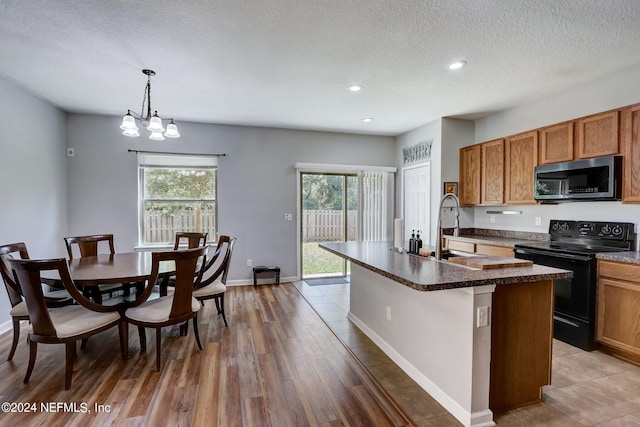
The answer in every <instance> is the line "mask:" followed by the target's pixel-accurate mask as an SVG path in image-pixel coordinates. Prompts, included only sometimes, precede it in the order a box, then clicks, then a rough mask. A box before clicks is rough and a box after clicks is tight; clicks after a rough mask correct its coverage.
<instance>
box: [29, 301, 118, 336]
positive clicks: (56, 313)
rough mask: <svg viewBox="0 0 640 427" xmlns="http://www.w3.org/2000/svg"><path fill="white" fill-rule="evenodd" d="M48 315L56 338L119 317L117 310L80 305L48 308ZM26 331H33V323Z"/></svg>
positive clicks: (109, 322) (79, 332)
mask: <svg viewBox="0 0 640 427" xmlns="http://www.w3.org/2000/svg"><path fill="white" fill-rule="evenodd" d="M49 317H50V318H51V323H53V326H54V328H55V329H56V336H57V337H58V338H69V337H72V336H75V335H82V334H85V333H87V332H91V331H93V330H95V329H99V328H102V327H104V326H107V325H109V324H113V322H117V321H118V320H119V319H120V314H118V312H117V311H112V312H107V313H98V312H96V311H92V310H89V309H87V308H85V307H83V306H81V305H68V306H66V307H58V308H56V309H55V310H49ZM27 333H30V334H31V333H33V325H29V326H28V327H27Z"/></svg>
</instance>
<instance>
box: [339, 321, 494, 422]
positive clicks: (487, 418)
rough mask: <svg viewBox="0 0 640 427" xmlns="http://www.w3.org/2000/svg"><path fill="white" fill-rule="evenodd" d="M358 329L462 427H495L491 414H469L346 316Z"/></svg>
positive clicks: (367, 329) (489, 412)
mask: <svg viewBox="0 0 640 427" xmlns="http://www.w3.org/2000/svg"><path fill="white" fill-rule="evenodd" d="M347 317H348V319H349V320H351V321H352V322H353V323H354V324H355V325H356V326H357V327H358V328H360V329H361V330H362V332H364V334H365V335H366V336H368V337H369V338H370V339H371V340H372V341H373V342H374V343H375V344H376V345H377V346H378V347H380V349H381V350H382V351H383V352H384V353H385V354H386V355H387V356H389V358H391V360H393V361H394V362H395V363H396V364H397V365H398V366H399V367H400V368H401V369H402V370H403V371H404V372H405V373H406V374H407V375H409V376H410V377H411V378H412V379H413V380H414V381H415V382H416V383H418V385H419V386H420V387H422V388H423V389H424V390H425V391H426V392H427V393H429V395H431V397H433V398H434V399H435V400H436V401H437V402H438V403H440V404H441V405H442V406H443V407H444V408H445V409H446V410H447V411H449V413H451V415H453V416H454V417H456V419H457V420H458V421H460V422H461V423H462V424H463V425H465V426H468V427H490V426H495V425H496V424H495V422H494V421H493V412H492V411H491V410H488V409H487V410H484V411H480V412H473V413H469V412H468V411H467V410H465V409H464V408H463V407H462V406H460V404H459V403H458V402H456V401H455V400H454V399H452V398H451V397H450V396H449V395H448V394H447V393H445V392H444V391H443V390H442V389H441V388H440V387H438V386H437V385H436V384H435V383H433V382H432V381H431V380H430V379H429V378H428V377H426V376H425V375H424V374H423V373H422V372H420V371H419V370H418V369H417V368H416V367H415V366H413V365H412V364H411V363H409V361H408V360H407V359H405V358H404V357H402V356H401V355H400V353H398V352H397V351H396V350H394V349H393V347H391V346H390V345H389V344H388V343H387V342H386V341H385V340H384V339H382V338H381V337H380V336H379V335H378V334H376V333H375V332H374V331H373V330H371V329H370V328H369V327H368V326H367V325H365V324H364V323H363V322H362V321H361V320H360V319H359V318H358V317H356V316H355V315H353V314H352V313H351V312H349V314H348V315H347Z"/></svg>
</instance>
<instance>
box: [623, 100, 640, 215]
mask: <svg viewBox="0 0 640 427" xmlns="http://www.w3.org/2000/svg"><path fill="white" fill-rule="evenodd" d="M623 122H624V146H625V156H624V181H623V183H622V187H623V192H624V193H623V196H622V201H623V202H627V203H640V104H639V105H634V106H631V107H629V108H626V109H625V110H624V111H623Z"/></svg>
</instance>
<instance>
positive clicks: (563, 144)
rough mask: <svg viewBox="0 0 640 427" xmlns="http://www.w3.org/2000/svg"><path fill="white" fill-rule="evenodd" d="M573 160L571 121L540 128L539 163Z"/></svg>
mask: <svg viewBox="0 0 640 427" xmlns="http://www.w3.org/2000/svg"><path fill="white" fill-rule="evenodd" d="M570 160H573V122H566V123H560V124H557V125H555V126H549V127H546V128H542V129H540V164H541V165H545V164H547V163H558V162H568V161H570Z"/></svg>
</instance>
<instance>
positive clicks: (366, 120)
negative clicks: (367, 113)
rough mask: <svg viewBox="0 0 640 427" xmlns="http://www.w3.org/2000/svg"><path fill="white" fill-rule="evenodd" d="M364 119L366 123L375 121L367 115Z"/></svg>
mask: <svg viewBox="0 0 640 427" xmlns="http://www.w3.org/2000/svg"><path fill="white" fill-rule="evenodd" d="M362 121H363V122H365V123H370V122H372V121H373V117H365V118H364V119H362Z"/></svg>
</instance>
